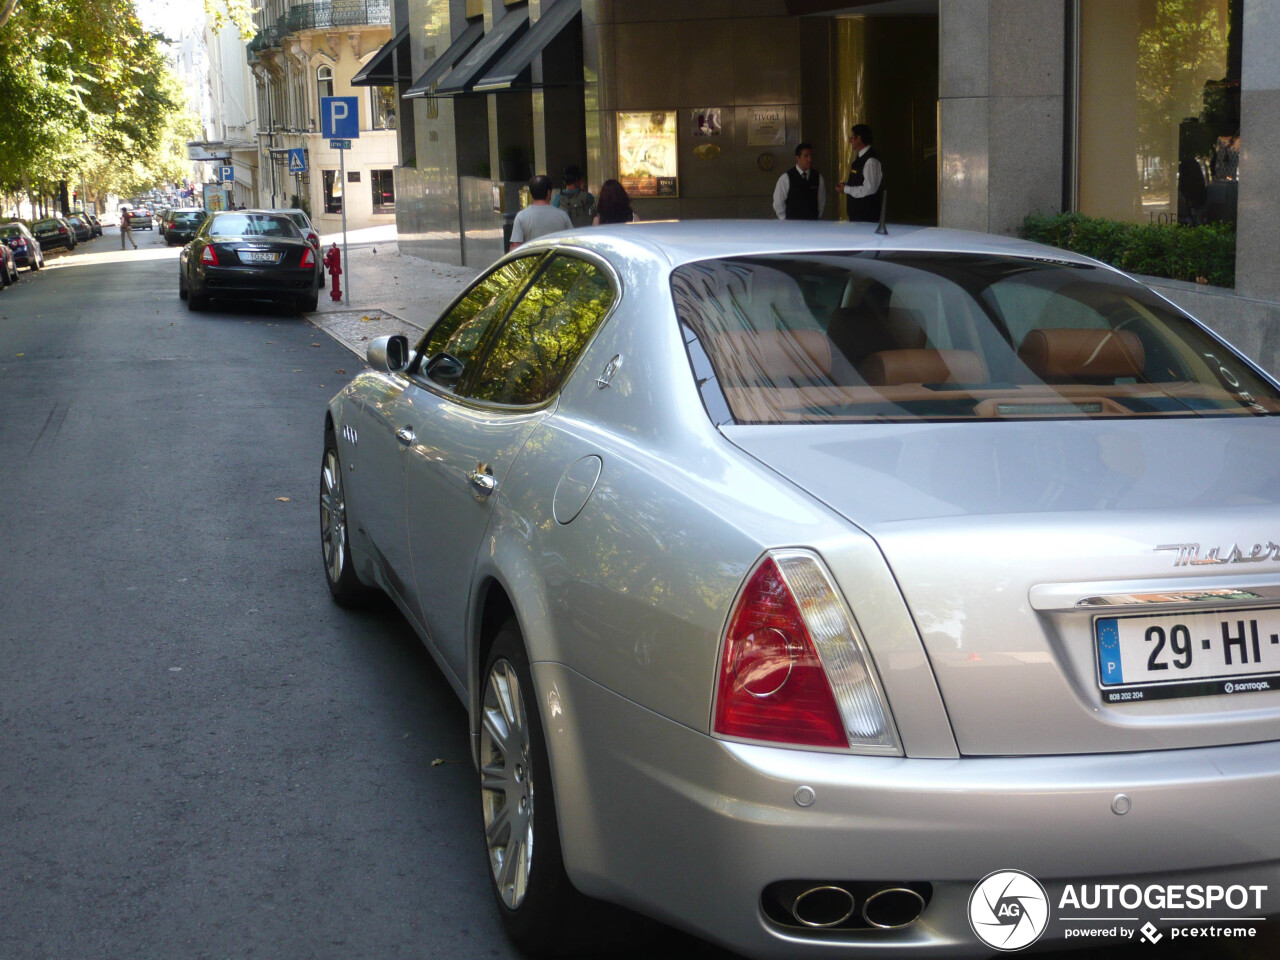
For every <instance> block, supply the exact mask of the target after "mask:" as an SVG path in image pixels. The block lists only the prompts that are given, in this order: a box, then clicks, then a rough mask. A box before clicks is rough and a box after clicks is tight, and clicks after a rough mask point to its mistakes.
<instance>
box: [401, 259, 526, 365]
mask: <svg viewBox="0 0 1280 960" xmlns="http://www.w3.org/2000/svg"><path fill="white" fill-rule="evenodd" d="M541 259H542V258H541V256H532V257H520V258H519V259H517V260H512V261H510V262H509V263H505V264H503V265H502V266H500V267H498V268H497V269H496V270H494V271H493V272H492V273H490V274H489V275H488V276H487V277H485V278H484V279H483V280H481V281H480V282H479V283H477V284H476V285H475V286H474V287H472V288H471V289H470V290H468V291H467V293H466V294H465V295H464V296H463V297H462V299H461V300H459V301H458V302H457V303H456V304H454V306H453V309H452V310H450V311H449V312H448V313H446V314H445V315H444V316H443V317H441V318H440V319H439V320H437V321H436V323H435V325H434V326H432V327H431V329H430V330H428V331H427V332H426V333H425V334H424V335H423V337H422V340H421V341H419V343H418V347H417V352H418V356H419V357H420V358H421V360H420V362H421V367H420V369H419V371H418V372H419V373H421V374H422V375H424V376H426V377H427V378H428V379H430V380H432V381H434V382H435V383H438V384H440V385H441V386H445V387H453V386H454V385H455V384H457V382H458V381H459V380H460V379H461V378H462V375H463V373H464V372H465V371H466V369H467V365H468V364H469V363H471V360H472V359H473V358H474V357H475V354H476V351H477V349H479V347H480V343H481V340H482V339H483V338H484V334H485V331H487V330H488V329H489V328H490V327H491V326H492V325H493V324H494V323H495V322H496V321H497V320H499V319H501V317H502V315H503V314H504V313H505V312H506V310H507V308H508V307H509V306H510V305H511V301H512V299H513V298H514V297H515V295H516V294H517V293H518V292H519V290H520V288H521V287H522V286H523V285H524V281H525V280H526V279H528V277H529V275H530V274H531V273H532V272H533V269H534V267H536V266H537V264H538V263H539V262H540V260H541Z"/></svg>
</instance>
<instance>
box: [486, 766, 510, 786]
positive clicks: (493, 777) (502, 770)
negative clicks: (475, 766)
mask: <svg viewBox="0 0 1280 960" xmlns="http://www.w3.org/2000/svg"><path fill="white" fill-rule="evenodd" d="M507 779H508V778H507V771H506V767H505V766H503V765H499V764H492V763H489V764H485V765H484V766H483V767H481V768H480V789H481V790H490V791H494V792H501V793H505V792H506V789H507Z"/></svg>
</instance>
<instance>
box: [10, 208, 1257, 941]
mask: <svg viewBox="0 0 1280 960" xmlns="http://www.w3.org/2000/svg"><path fill="white" fill-rule="evenodd" d="M135 235H136V237H137V238H138V243H139V247H140V248H141V249H139V250H138V251H133V250H132V249H130V250H128V251H125V252H124V253H121V252H120V251H119V249H118V236H117V235H116V234H115V233H114V231H110V232H109V233H108V236H107V237H105V238H103V239H99V240H96V241H93V242H92V243H91V244H89V245H88V246H85V247H81V248H80V249H78V250H77V251H76V252H75V253H74V254H71V255H62V256H51V257H50V263H49V267H48V269H47V270H45V271H43V272H41V273H39V274H34V275H33V274H30V273H26V272H24V273H23V279H22V282H21V283H20V284H19V285H17V286H16V287H12V288H9V289H8V290H6V291H4V292H3V294H0V664H2V666H0V958H4V960H28V958H40V960H44V958H48V960H146V958H164V960H187V958H193V960H194V958H216V960H233V958H266V960H279V958H341V960H351V958H374V960H382V958H396V957H415V958H422V957H449V958H458V960H466V958H480V957H484V958H494V957H497V958H503V957H514V956H516V955H517V954H516V953H515V951H514V950H513V949H512V948H511V947H510V946H509V945H508V944H507V942H506V941H505V940H504V938H503V935H502V932H501V929H500V926H499V920H498V916H497V912H496V909H495V908H494V906H493V904H492V901H491V899H490V893H489V889H488V881H487V877H486V874H485V871H486V869H487V867H486V863H485V857H484V852H483V846H482V842H481V839H480V836H481V834H480V826H479V803H478V797H477V790H476V784H475V782H474V781H475V776H474V773H473V771H472V768H471V766H470V761H469V759H468V754H467V738H466V723H465V717H464V713H463V709H462V707H461V705H460V704H459V703H458V701H457V700H456V698H455V697H454V695H453V693H452V691H451V690H450V689H449V688H448V687H447V685H446V684H445V682H444V680H443V679H442V677H441V676H440V674H439V672H438V671H437V670H436V668H435V667H434V665H433V664H432V662H431V660H430V658H429V657H428V655H427V654H426V653H425V651H424V650H423V648H422V647H421V645H420V644H419V642H418V640H417V638H416V636H415V635H414V634H413V633H412V631H411V630H410V629H409V627H408V626H407V625H406V624H405V622H404V621H403V620H402V619H401V618H400V616H399V615H398V614H397V613H396V612H394V610H392V609H391V608H390V607H389V606H383V607H379V608H376V609H373V610H369V611H365V612H358V613H352V612H348V611H344V610H341V609H339V608H337V607H336V606H334V605H333V604H332V603H331V601H330V599H329V595H328V591H327V590H326V588H325V585H324V579H323V573H322V571H321V564H320V554H319V544H318V529H317V528H318V520H317V507H316V493H317V483H316V481H317V476H318V470H319V463H320V454H321V440H322V437H321V427H322V423H323V413H324V405H325V403H326V401H327V400H328V399H329V398H330V397H331V396H332V395H333V394H334V393H335V392H336V391H337V389H338V388H339V386H340V385H341V384H342V383H344V382H345V381H346V380H347V379H348V378H349V377H350V376H351V375H352V374H354V373H355V371H356V369H357V368H358V366H359V364H358V362H357V361H356V360H355V358H354V357H353V356H352V355H351V354H350V353H349V352H347V351H346V350H345V349H344V348H343V347H341V346H339V345H338V344H337V343H336V342H335V341H333V340H331V339H330V338H328V337H327V336H325V335H324V334H322V333H320V332H319V331H318V330H317V329H316V328H314V327H313V326H312V325H311V324H310V323H308V322H307V321H306V320H304V319H300V318H296V317H293V316H291V315H288V314H285V313H282V312H279V311H271V310H259V309H247V308H224V307H220V306H218V305H215V307H214V309H213V310H212V311H211V312H209V313H205V314H191V313H189V312H188V311H187V309H186V306H185V304H183V303H182V302H181V301H179V300H178V298H177V290H176V272H177V265H176V260H177V250H176V248H173V249H167V248H165V247H164V245H163V241H162V240H161V239H160V238H159V237H157V236H156V235H155V234H154V233H153V232H146V231H138V232H136V233H135ZM1275 948H1276V942H1275V940H1274V938H1273V939H1272V940H1271V941H1269V945H1268V946H1267V948H1266V952H1263V953H1258V954H1257V956H1259V957H1261V956H1269V955H1273V954H1272V951H1273V950H1274V949H1275ZM645 953H646V954H648V955H650V956H655V957H663V958H673V960H674V958H698V960H732V958H731V957H730V955H729V954H726V953H724V952H722V951H719V950H717V949H715V948H713V947H710V946H707V945H705V944H701V943H700V942H698V941H695V940H693V939H691V938H688V937H685V936H683V935H680V934H676V933H674V932H667V933H659V934H658V935H657V936H656V938H655V939H654V940H653V941H652V942H651V943H650V944H649V946H648V947H647V948H646V950H645ZM1158 954H1159V951H1157V950H1155V949H1152V950H1150V951H1143V952H1142V955H1143V956H1147V957H1155V956H1157V955H1158ZM1121 955H1122V954H1120V953H1117V952H1114V951H1107V952H1105V953H1104V952H1095V953H1093V954H1092V956H1095V957H1102V956H1106V957H1108V958H1115V957H1119V956H1121ZM1170 955H1173V954H1170ZM1177 955H1181V954H1177ZM1192 955H1194V954H1188V956H1192ZM1246 955H1247V954H1241V953H1233V954H1232V956H1246Z"/></svg>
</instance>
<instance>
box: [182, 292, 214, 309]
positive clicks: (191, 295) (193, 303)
mask: <svg viewBox="0 0 1280 960" xmlns="http://www.w3.org/2000/svg"><path fill="white" fill-rule="evenodd" d="M187 309H188V310H190V311H191V312H192V313H201V312H203V311H205V310H208V309H209V295H208V294H207V293H196V292H195V290H193V289H191V288H190V287H188V288H187Z"/></svg>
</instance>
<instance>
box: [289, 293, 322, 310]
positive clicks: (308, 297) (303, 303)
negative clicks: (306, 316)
mask: <svg viewBox="0 0 1280 960" xmlns="http://www.w3.org/2000/svg"><path fill="white" fill-rule="evenodd" d="M295 306H296V307H297V310H298V313H315V312H316V310H317V309H319V307H320V295H319V294H317V293H316V291H314V290H312V291H311V292H310V293H309V294H304V295H302V296H301V297H299V298H298V299H297V300H296V301H295Z"/></svg>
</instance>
